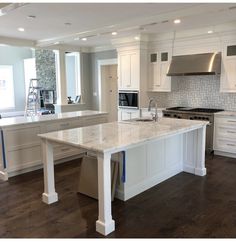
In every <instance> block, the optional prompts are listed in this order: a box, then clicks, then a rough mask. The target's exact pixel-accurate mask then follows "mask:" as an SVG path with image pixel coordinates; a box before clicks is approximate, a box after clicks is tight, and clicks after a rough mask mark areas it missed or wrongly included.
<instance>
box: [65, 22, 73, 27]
mask: <svg viewBox="0 0 236 244" xmlns="http://www.w3.org/2000/svg"><path fill="white" fill-rule="evenodd" d="M64 25H67V26H70V25H72V24H71V23H70V22H67V23H64Z"/></svg>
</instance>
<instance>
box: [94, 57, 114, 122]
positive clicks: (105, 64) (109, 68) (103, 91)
mask: <svg viewBox="0 0 236 244" xmlns="http://www.w3.org/2000/svg"><path fill="white" fill-rule="evenodd" d="M98 80H99V88H100V89H99V109H100V110H101V111H106V112H108V113H109V115H108V120H109V122H112V121H117V120H118V82H117V60H116V59H115V60H113V59H112V60H100V62H99V79H98Z"/></svg>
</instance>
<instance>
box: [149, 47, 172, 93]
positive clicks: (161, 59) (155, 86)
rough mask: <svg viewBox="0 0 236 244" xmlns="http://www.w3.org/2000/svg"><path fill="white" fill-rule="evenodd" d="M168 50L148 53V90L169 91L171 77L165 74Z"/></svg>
mask: <svg viewBox="0 0 236 244" xmlns="http://www.w3.org/2000/svg"><path fill="white" fill-rule="evenodd" d="M169 64H170V52H166V51H165V52H158V53H150V54H149V63H148V66H149V67H148V91H151V92H171V77H169V76H167V75H166V74H167V72H168V69H169Z"/></svg>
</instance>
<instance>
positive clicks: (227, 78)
mask: <svg viewBox="0 0 236 244" xmlns="http://www.w3.org/2000/svg"><path fill="white" fill-rule="evenodd" d="M220 91H221V92H236V58H233V57H230V58H224V59H223V60H222V73H221V83H220Z"/></svg>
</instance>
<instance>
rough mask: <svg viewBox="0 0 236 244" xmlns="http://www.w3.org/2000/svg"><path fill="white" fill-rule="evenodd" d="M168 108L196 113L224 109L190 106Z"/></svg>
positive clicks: (214, 111)
mask: <svg viewBox="0 0 236 244" xmlns="http://www.w3.org/2000/svg"><path fill="white" fill-rule="evenodd" d="M166 110H168V111H169V110H172V111H181V112H196V113H217V112H221V111H224V110H223V109H215V108H190V107H172V108H167V109H166Z"/></svg>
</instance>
